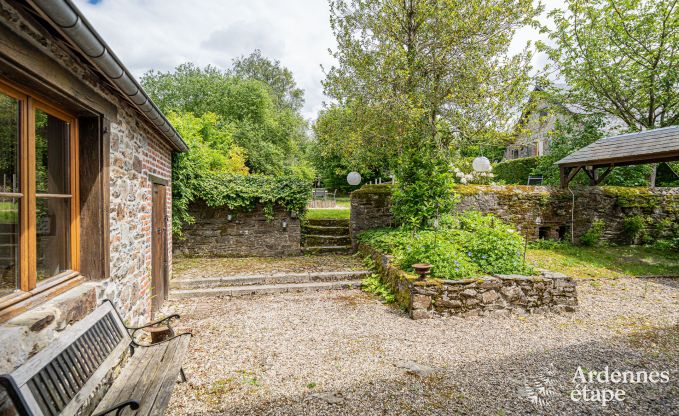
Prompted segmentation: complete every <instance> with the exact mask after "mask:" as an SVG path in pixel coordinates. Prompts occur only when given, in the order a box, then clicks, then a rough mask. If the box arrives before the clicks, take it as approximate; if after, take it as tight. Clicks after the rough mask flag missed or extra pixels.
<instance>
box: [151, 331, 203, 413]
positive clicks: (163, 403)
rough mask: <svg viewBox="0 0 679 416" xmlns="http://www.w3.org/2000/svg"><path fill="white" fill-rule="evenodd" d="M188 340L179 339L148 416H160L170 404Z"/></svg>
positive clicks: (186, 350)
mask: <svg viewBox="0 0 679 416" xmlns="http://www.w3.org/2000/svg"><path fill="white" fill-rule="evenodd" d="M190 340H191V337H190V336H188V335H187V336H182V337H181V338H179V342H178V344H179V345H177V350H176V351H175V353H174V356H172V361H171V362H169V363H167V371H166V374H165V378H164V379H163V381H162V383H161V385H160V386H159V389H158V393H157V395H156V398H155V400H154V403H153V406H151V408H150V412H149V415H153V416H161V415H162V414H163V413H164V412H165V409H166V408H167V406H168V404H169V403H170V397H171V395H172V389H173V387H174V385H175V383H176V382H177V377H178V376H179V371H180V370H181V367H182V362H183V361H184V358H185V357H186V354H187V352H188V350H189V341H190ZM140 413H141V412H140ZM141 414H144V413H141Z"/></svg>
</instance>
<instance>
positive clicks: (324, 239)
mask: <svg viewBox="0 0 679 416" xmlns="http://www.w3.org/2000/svg"><path fill="white" fill-rule="evenodd" d="M348 245H351V238H350V237H349V235H348V234H346V235H316V234H314V235H305V236H304V246H305V247H324V246H348Z"/></svg>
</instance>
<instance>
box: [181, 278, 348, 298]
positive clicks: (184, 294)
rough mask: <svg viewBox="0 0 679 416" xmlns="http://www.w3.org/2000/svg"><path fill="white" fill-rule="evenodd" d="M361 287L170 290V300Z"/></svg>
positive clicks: (309, 285) (299, 285) (297, 285)
mask: <svg viewBox="0 0 679 416" xmlns="http://www.w3.org/2000/svg"><path fill="white" fill-rule="evenodd" d="M359 287H361V281H360V280H340V281H334V282H311V283H292V284H278V285H247V286H225V287H216V288H205V289H189V290H172V291H170V299H178V298H192V297H200V296H252V295H264V294H274V293H289V292H309V291H317V290H333V289H355V288H359Z"/></svg>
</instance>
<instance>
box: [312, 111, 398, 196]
mask: <svg viewBox="0 0 679 416" xmlns="http://www.w3.org/2000/svg"><path fill="white" fill-rule="evenodd" d="M392 127H393V125H392V124H390V123H389V122H388V121H385V120H384V117H383V113H382V111H380V110H379V109H376V108H373V107H369V106H359V105H357V103H356V102H352V103H350V104H348V105H346V106H332V107H329V108H327V109H325V110H323V111H321V113H320V114H319V116H318V119H317V120H316V123H315V124H314V126H313V128H314V135H315V138H316V140H315V142H314V145H313V146H312V156H311V158H312V160H313V163H314V166H315V167H316V170H317V171H318V173H319V175H320V177H321V179H322V180H323V183H324V184H325V186H330V187H333V188H340V189H344V190H349V189H351V187H350V186H348V185H347V183H346V179H345V178H346V175H347V174H348V173H349V172H351V171H358V172H360V173H361V175H362V176H363V178H364V180H366V181H369V180H372V179H374V178H377V177H381V178H384V179H386V178H388V176H389V174H390V172H391V171H392V169H393V167H394V166H393V163H392V162H393V161H394V160H395V157H396V150H397V148H396V146H395V145H394V144H393V143H390V142H388V141H385V140H382V138H383V137H388V136H390V135H393V134H395V133H396V132H395V131H394V129H393V128H392Z"/></svg>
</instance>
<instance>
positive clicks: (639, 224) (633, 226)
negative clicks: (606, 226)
mask: <svg viewBox="0 0 679 416" xmlns="http://www.w3.org/2000/svg"><path fill="white" fill-rule="evenodd" d="M622 229H623V232H624V233H625V235H626V236H627V237H629V238H630V240H632V241H633V242H634V241H636V240H637V238H639V237H641V236H642V233H643V232H644V231H645V230H646V219H645V218H644V217H643V216H641V215H633V216H631V217H627V218H625V219H624V220H623V223H622Z"/></svg>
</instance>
